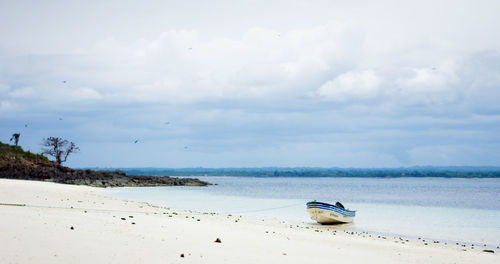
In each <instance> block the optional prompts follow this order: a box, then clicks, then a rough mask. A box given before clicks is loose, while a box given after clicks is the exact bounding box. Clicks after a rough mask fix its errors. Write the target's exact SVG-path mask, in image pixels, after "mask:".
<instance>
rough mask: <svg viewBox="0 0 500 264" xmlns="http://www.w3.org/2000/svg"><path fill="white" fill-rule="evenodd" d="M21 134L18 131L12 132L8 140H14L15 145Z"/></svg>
mask: <svg viewBox="0 0 500 264" xmlns="http://www.w3.org/2000/svg"><path fill="white" fill-rule="evenodd" d="M20 136H21V134H19V133H14V134H12V137H11V138H10V141H12V140H14V144H15V145H16V146H17V143H19V137H20Z"/></svg>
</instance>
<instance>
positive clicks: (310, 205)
mask: <svg viewBox="0 0 500 264" xmlns="http://www.w3.org/2000/svg"><path fill="white" fill-rule="evenodd" d="M309 208H318V209H324V210H329V211H333V212H337V213H339V214H342V215H345V216H350V217H354V216H355V215H356V211H349V210H346V209H342V208H340V207H338V206H335V205H333V204H328V203H322V202H308V203H307V209H309Z"/></svg>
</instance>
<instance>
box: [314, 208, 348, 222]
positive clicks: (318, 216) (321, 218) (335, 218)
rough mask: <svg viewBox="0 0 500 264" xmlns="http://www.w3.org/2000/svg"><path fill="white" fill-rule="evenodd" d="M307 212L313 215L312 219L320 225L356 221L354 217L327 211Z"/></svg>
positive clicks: (315, 209)
mask: <svg viewBox="0 0 500 264" xmlns="http://www.w3.org/2000/svg"><path fill="white" fill-rule="evenodd" d="M307 211H308V212H309V214H310V215H311V219H313V220H316V222H318V223H320V224H338V223H351V222H352V221H353V220H354V217H351V216H346V215H342V214H339V213H337V212H332V211H330V210H325V209H319V208H310V209H307Z"/></svg>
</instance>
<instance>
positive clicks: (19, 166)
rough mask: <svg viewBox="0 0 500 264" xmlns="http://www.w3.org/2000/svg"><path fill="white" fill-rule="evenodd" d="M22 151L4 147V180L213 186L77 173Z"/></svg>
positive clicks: (0, 151)
mask: <svg viewBox="0 0 500 264" xmlns="http://www.w3.org/2000/svg"><path fill="white" fill-rule="evenodd" d="M0 144H1V143H0ZM20 149H21V148H19V147H14V146H9V145H6V144H2V145H1V146H0V178H7V179H20V180H36V181H50V182H57V183H66V184H77V185H89V186H94V187H125V186H174V185H187V186H205V185H209V183H207V182H204V181H200V180H198V179H193V178H174V177H169V176H137V175H126V174H125V172H123V171H94V170H75V169H71V168H68V167H64V166H61V165H59V164H57V163H56V162H53V161H49V160H48V159H46V158H44V157H43V156H41V155H37V154H32V153H29V155H25V153H26V152H20V151H19V150H20ZM12 150H15V151H12ZM21 151H22V149H21ZM20 153H21V154H20ZM22 153H24V154H22Z"/></svg>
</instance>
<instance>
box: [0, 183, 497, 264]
mask: <svg viewBox="0 0 500 264" xmlns="http://www.w3.org/2000/svg"><path fill="white" fill-rule="evenodd" d="M104 195H105V189H99V188H92V187H86V186H73V185H63V184H54V183H46V182H30V181H17V180H5V179H0V203H1V204H3V205H0V230H1V236H0V245H1V246H0V263H252V264H254V263H285V262H286V263H335V262H342V263H368V262H370V263H384V264H386V263H500V255H499V254H498V250H495V253H487V252H483V251H482V249H472V248H470V247H467V248H465V249H464V248H463V247H460V246H454V245H453V246H452V245H442V244H435V243H432V241H431V242H428V243H427V245H425V243H424V242H422V241H411V240H409V241H406V240H399V239H394V238H386V239H383V238H377V237H375V236H371V235H368V234H347V233H346V232H344V231H342V230H340V229H338V228H337V229H336V228H332V227H322V226H315V225H304V224H297V223H291V222H283V221H281V222H280V221H277V220H276V221H274V220H265V221H263V220H261V219H251V218H247V217H243V218H242V217H239V216H228V215H215V214H202V213H195V212H186V211H179V210H174V209H167V208H161V207H157V206H154V205H150V204H147V203H139V202H130V201H122V200H117V199H112V198H109V197H106V196H104ZM5 204H26V206H12V205H5ZM216 239H219V240H220V241H221V243H217V242H215V240H216ZM182 256H183V257H182Z"/></svg>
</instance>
